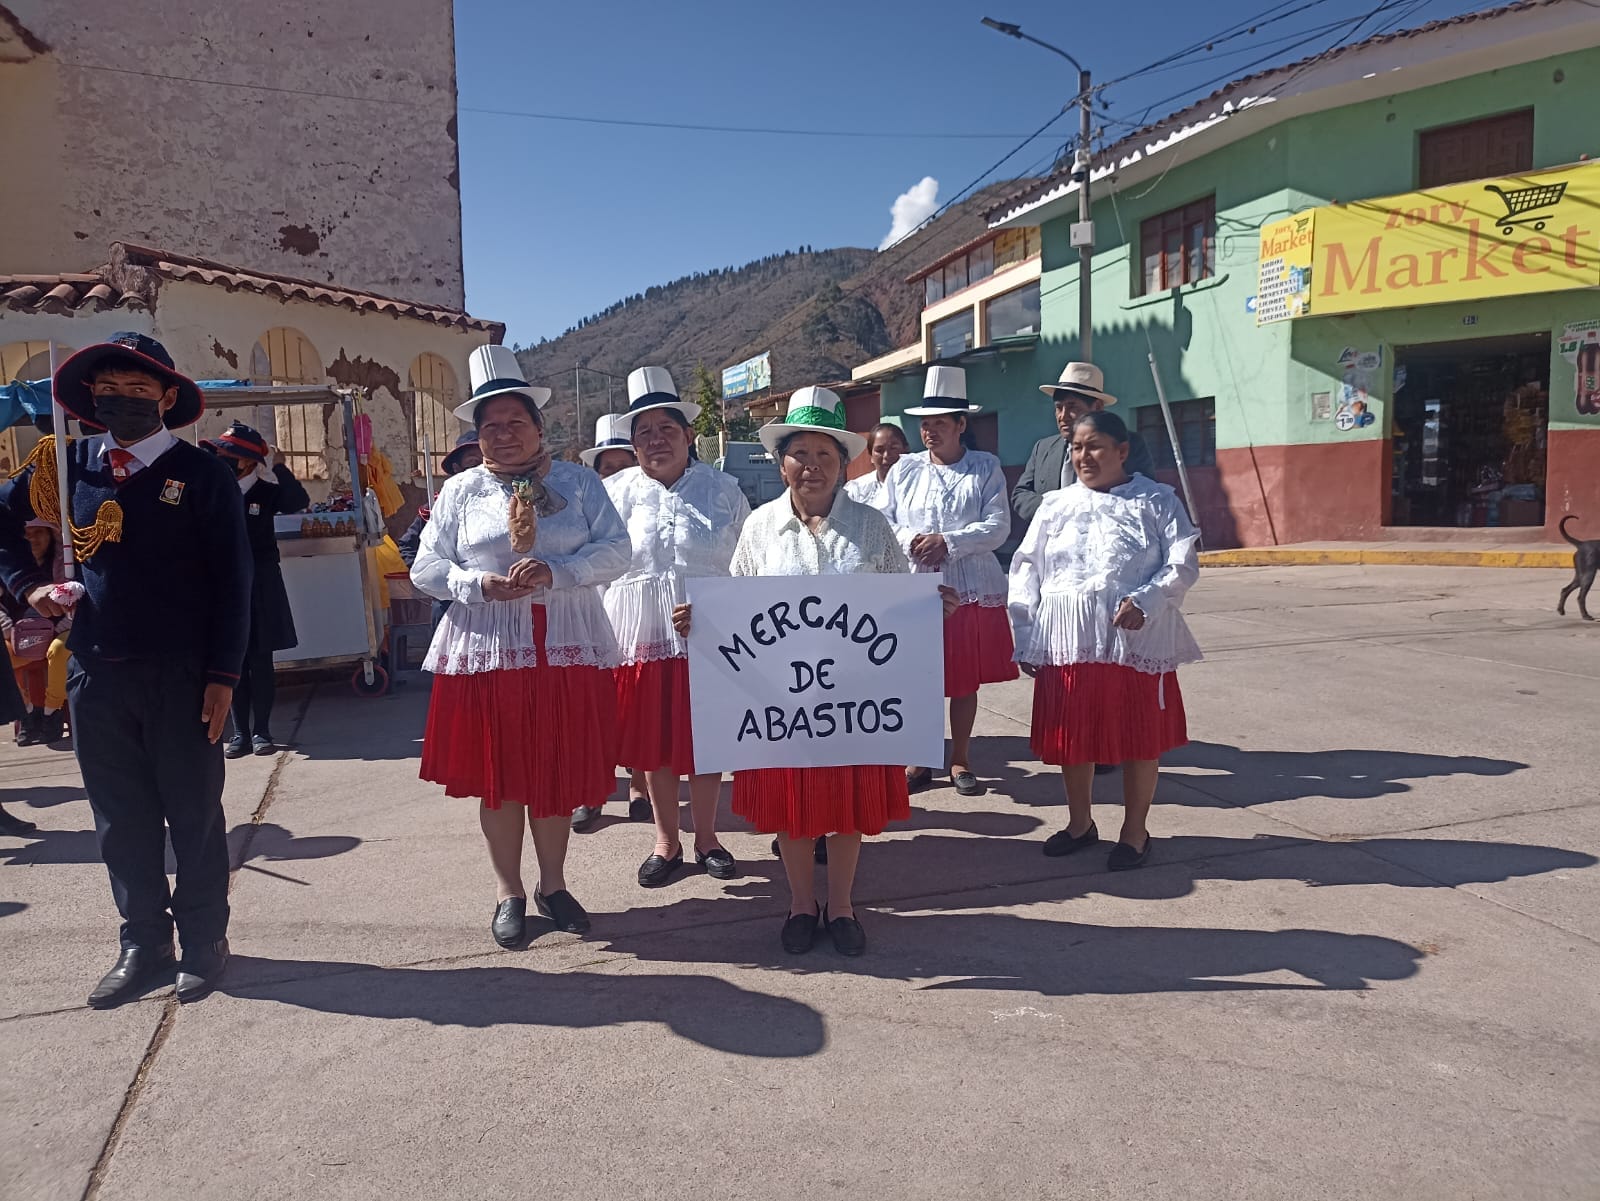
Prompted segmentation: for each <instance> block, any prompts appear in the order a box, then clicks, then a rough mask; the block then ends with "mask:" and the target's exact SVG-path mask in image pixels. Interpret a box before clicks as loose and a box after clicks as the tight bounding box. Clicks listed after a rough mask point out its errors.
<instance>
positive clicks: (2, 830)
mask: <svg viewBox="0 0 1600 1201" xmlns="http://www.w3.org/2000/svg"><path fill="white" fill-rule="evenodd" d="M38 828H39V827H38V826H36V825H35V824H34V823H33V822H30V821H23V820H22V818H20V817H17V816H16V815H15V814H13V813H7V812H6V811H5V810H4V809H0V834H9V835H11V836H12V837H13V838H21V837H22V836H23V835H25V834H32V833H33V832H34V831H35V830H37V829H38Z"/></svg>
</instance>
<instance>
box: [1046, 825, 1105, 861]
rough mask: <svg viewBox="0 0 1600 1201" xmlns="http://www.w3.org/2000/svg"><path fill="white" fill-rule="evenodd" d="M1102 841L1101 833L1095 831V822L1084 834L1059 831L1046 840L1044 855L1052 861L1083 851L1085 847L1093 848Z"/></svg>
mask: <svg viewBox="0 0 1600 1201" xmlns="http://www.w3.org/2000/svg"><path fill="white" fill-rule="evenodd" d="M1099 841H1100V831H1099V830H1097V829H1095V825H1094V823H1093V822H1090V823H1089V828H1088V829H1087V830H1085V831H1084V832H1083V833H1082V834H1069V833H1068V832H1067V831H1066V830H1057V831H1056V832H1055V833H1054V834H1052V835H1050V837H1049V838H1047V839H1045V840H1044V853H1045V854H1046V855H1049V856H1050V857H1051V858H1052V859H1055V858H1059V857H1060V856H1062V855H1070V854H1072V852H1073V851H1081V850H1083V848H1084V847H1092V846H1094V844H1095V843H1097V842H1099Z"/></svg>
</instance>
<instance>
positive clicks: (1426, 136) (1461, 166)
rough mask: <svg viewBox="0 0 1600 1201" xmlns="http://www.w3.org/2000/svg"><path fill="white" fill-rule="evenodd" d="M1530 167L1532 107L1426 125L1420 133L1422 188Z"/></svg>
mask: <svg viewBox="0 0 1600 1201" xmlns="http://www.w3.org/2000/svg"><path fill="white" fill-rule="evenodd" d="M1531 170H1533V110H1532V109H1531V108H1524V109H1519V110H1518V111H1516V112H1514V113H1501V114H1500V115H1499V116H1495V117H1484V118H1482V119H1480V120H1477V121H1463V122H1461V123H1460V124H1457V125H1445V126H1441V127H1440V128H1438V129H1427V130H1424V131H1423V132H1421V133H1419V134H1418V135H1417V186H1418V187H1421V188H1437V187H1440V186H1441V185H1443V184H1448V183H1462V182H1464V181H1466V180H1469V179H1488V178H1489V177H1490V176H1492V175H1518V174H1520V173H1522V172H1524V171H1531Z"/></svg>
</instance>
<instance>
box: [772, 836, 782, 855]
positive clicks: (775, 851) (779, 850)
mask: <svg viewBox="0 0 1600 1201" xmlns="http://www.w3.org/2000/svg"><path fill="white" fill-rule="evenodd" d="M772 853H773V854H774V855H776V856H777V857H778V858H779V859H782V858H783V849H782V848H781V847H779V846H778V840H777V839H776V838H774V839H773V840H772Z"/></svg>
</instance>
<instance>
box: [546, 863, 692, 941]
mask: <svg viewBox="0 0 1600 1201" xmlns="http://www.w3.org/2000/svg"><path fill="white" fill-rule="evenodd" d="M678 858H679V861H680V862H681V861H682V858H683V856H682V855H681V854H680V855H679V856H678ZM533 901H534V904H536V905H537V906H539V912H540V913H542V914H544V915H545V916H546V917H547V918H549V919H550V920H551V921H552V922H554V923H555V926H556V929H557V930H565V931H566V932H567V933H568V934H584V933H587V932H588V929H589V914H588V911H587V910H585V909H584V907H583V906H582V905H580V904H578V898H577V897H575V896H573V895H572V894H571V893H570V892H568V891H567V890H566V889H565V888H563V889H561V890H560V891H559V892H553V893H551V894H550V895H549V896H545V895H544V894H543V893H537V892H536V893H534V894H533Z"/></svg>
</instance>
